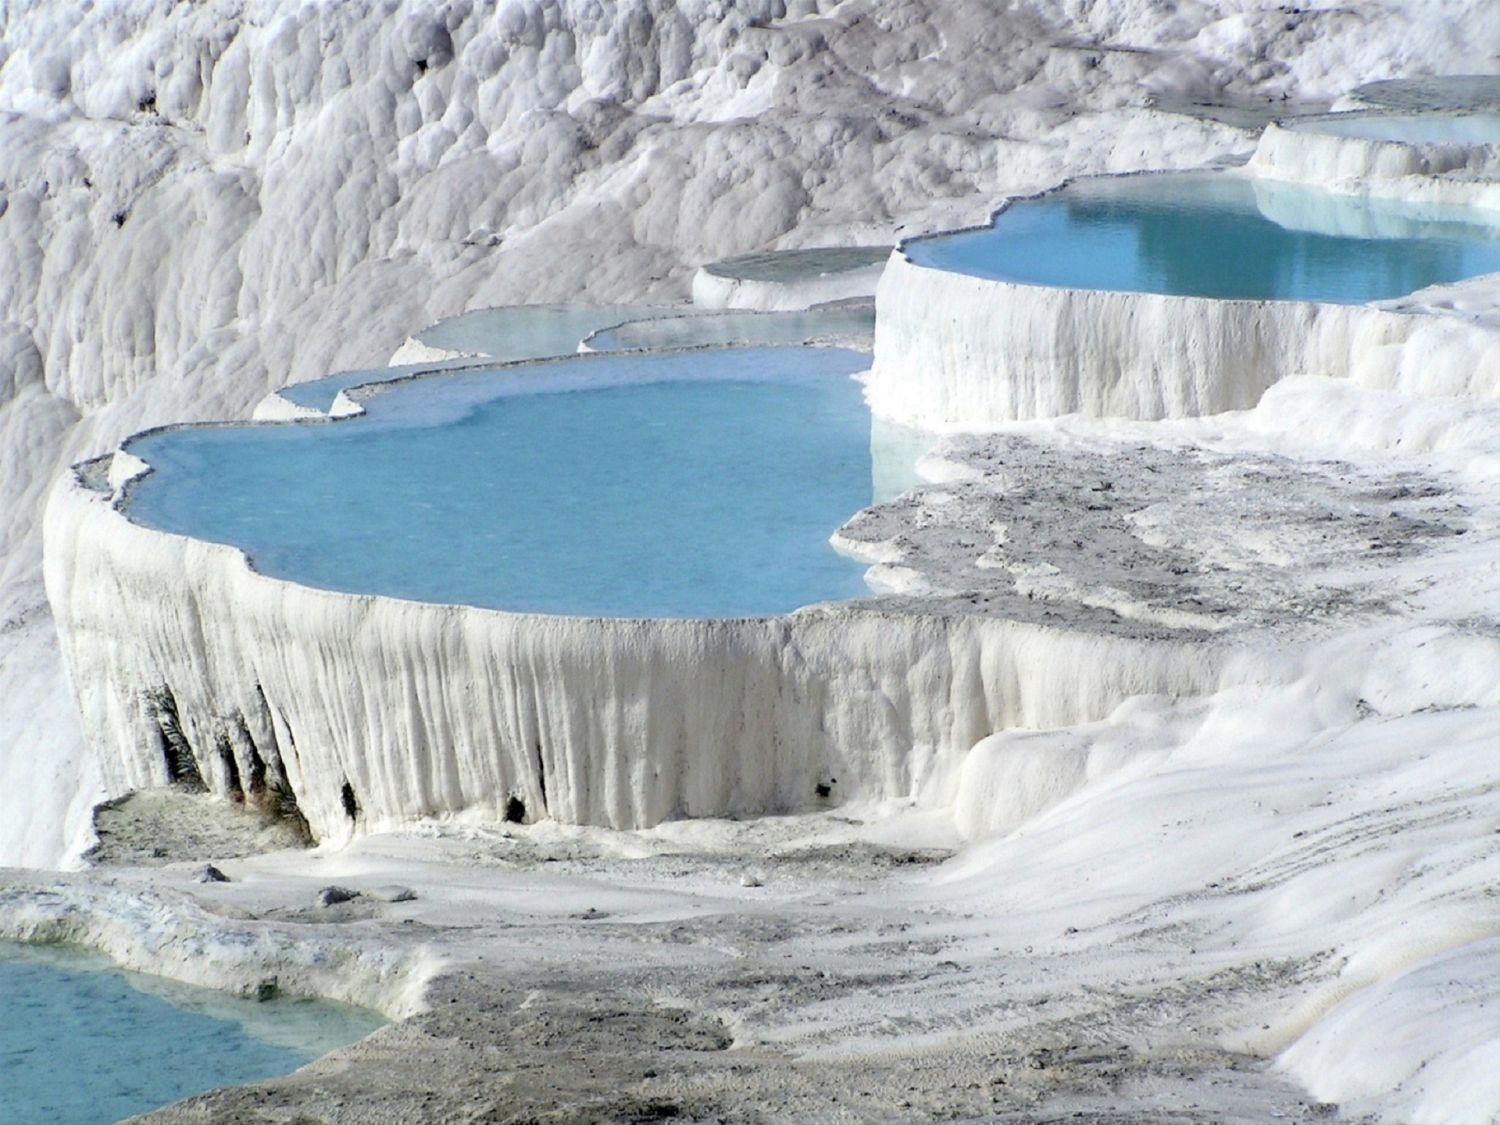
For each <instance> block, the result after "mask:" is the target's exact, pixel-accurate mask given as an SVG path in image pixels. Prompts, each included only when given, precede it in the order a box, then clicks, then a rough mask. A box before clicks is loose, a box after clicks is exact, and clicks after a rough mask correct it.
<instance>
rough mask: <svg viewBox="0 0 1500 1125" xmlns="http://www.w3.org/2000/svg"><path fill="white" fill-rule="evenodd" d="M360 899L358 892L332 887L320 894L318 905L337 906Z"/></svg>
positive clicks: (346, 888) (325, 888) (326, 888)
mask: <svg viewBox="0 0 1500 1125" xmlns="http://www.w3.org/2000/svg"><path fill="white" fill-rule="evenodd" d="M358 897H359V892H358V891H352V890H350V889H349V888H348V887H339V886H332V885H330V886H327V887H324V888H323V889H322V890H321V891H319V892H318V905H319V906H337V905H338V904H339V903H341V902H349V901H350V900H352V899H356V898H358Z"/></svg>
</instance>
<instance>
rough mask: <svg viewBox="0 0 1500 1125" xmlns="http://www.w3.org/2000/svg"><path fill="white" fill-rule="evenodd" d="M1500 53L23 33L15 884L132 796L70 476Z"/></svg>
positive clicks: (0, 245) (465, 32) (819, 28)
mask: <svg viewBox="0 0 1500 1125" xmlns="http://www.w3.org/2000/svg"><path fill="white" fill-rule="evenodd" d="M1489 15H1490V13H1489V8H1488V6H1487V5H1485V4H1484V3H1482V2H1479V0H1475V2H1473V3H1469V4H1459V5H1448V6H1445V7H1444V8H1443V9H1441V10H1438V9H1435V8H1434V7H1433V6H1432V5H1428V4H1425V3H1417V2H1415V0H1412V2H1408V3H1391V4H1382V5H1380V6H1379V13H1378V18H1374V17H1373V16H1372V15H1371V14H1370V13H1357V14H1356V13H1351V12H1349V11H1348V10H1345V9H1336V10H1328V11H1322V10H1302V11H1300V12H1298V13H1296V14H1287V13H1283V12H1281V11H1280V10H1272V9H1269V8H1262V7H1261V6H1259V5H1256V4H1250V3H1244V2H1239V0H1230V2H1223V3H1214V4H1201V3H1199V4H1193V5H1185V6H1179V7H1177V8H1174V10H1173V11H1172V12H1170V13H1166V12H1165V11H1163V10H1162V9H1160V8H1159V7H1154V6H1146V5H1141V4H1138V3H1109V4H1070V5H1065V6H1061V7H1059V6H1057V5H1053V4H1025V5H1019V6H1016V7H1013V8H1009V9H1007V10H1006V11H1005V12H1004V13H1002V14H1000V15H998V16H997V15H996V13H995V12H994V10H993V8H992V6H990V5H986V4H972V3H966V4H947V3H945V4H935V3H925V2H920V0H903V2H901V3H897V4H890V3H874V2H872V0H864V2H856V0H846V2H844V3H839V4H831V3H816V4H815V3H809V2H805V0H803V2H798V3H793V4H790V5H788V4H783V3H781V2H780V0H763V2H759V3H751V4H737V5H733V6H731V7H727V8H726V7H724V6H721V5H716V4H708V3H691V4H679V3H666V2H654V0H637V2H623V3H610V4H604V5H596V4H585V3H574V2H572V0H558V2H553V3H521V2H497V3H471V2H469V0H463V2H460V3H450V4H444V5H441V6H439V5H436V4H431V3H425V2H408V3H400V4H397V5H395V6H394V7H392V6H390V5H384V6H380V7H378V8H377V7H376V6H373V5H370V4H365V3H347V4H313V5H304V6H297V7H288V6H286V5H282V4H276V3H272V2H270V0H252V2H250V3H237V2H231V0H211V2H209V3H204V4H197V5H193V6H191V7H190V8H187V7H183V6H182V5H178V4H174V3H170V2H168V0H130V2H128V3H120V4H109V5H95V6H92V7H89V8H87V9H84V10H80V9H79V8H78V6H77V5H75V4H71V3H59V2H48V0H35V2H15V3H10V4H8V5H7V6H6V10H5V13H4V16H5V18H4V19H3V20H0V262H3V263H4V266H5V268H4V269H3V270H0V460H3V464H4V471H3V472H0V622H3V628H0V780H3V782H4V784H3V786H0V790H3V792H4V793H6V794H7V797H6V801H7V804H6V809H7V815H5V816H0V825H4V828H3V829H0V857H3V858H6V859H9V860H18V861H19V860H24V861H26V862H32V863H53V862H57V861H59V860H61V859H62V858H63V857H64V856H65V855H70V854H76V853H77V851H78V849H79V848H80V847H81V846H82V844H83V843H84V842H85V839H86V836H87V825H86V823H85V822H84V821H83V820H82V819H80V817H79V816H77V815H69V814H68V813H67V808H66V806H67V803H68V802H69V801H71V800H72V799H73V798H72V797H71V796H69V797H63V796H61V795H60V794H61V793H62V792H63V789H60V788H59V787H58V786H57V785H56V784H55V781H56V779H57V777H58V776H67V775H72V776H76V777H78V778H79V780H80V785H81V789H80V792H82V791H84V790H88V791H90V792H97V788H96V785H95V783H94V782H92V781H90V780H89V778H90V777H91V773H90V771H91V769H92V767H91V766H90V765H89V763H88V762H87V761H86V759H85V756H84V755H83V751H82V747H81V744H80V740H79V734H78V731H77V727H76V725H75V722H74V720H73V718H72V715H71V710H70V708H68V707H66V706H65V705H63V703H62V701H63V696H64V693H63V692H62V691H61V690H60V689H59V687H58V679H59V676H60V674H61V673H60V670H59V666H58V664H57V658H56V654H55V650H54V649H53V646H52V642H51V640H50V639H49V638H50V632H51V625H50V621H49V619H48V614H47V610H46V608H45V604H44V598H43V594H42V590H41V584H40V537H39V532H38V528H39V519H40V505H41V502H42V497H43V495H44V493H45V490H46V487H47V485H48V483H49V482H50V480H51V479H52V478H53V477H54V476H55V475H56V474H57V473H58V472H59V471H61V469H62V468H63V467H64V466H65V465H67V464H68V463H70V462H72V461H75V460H77V459H79V458H80V457H84V456H88V455H91V454H94V453H97V452H99V451H101V450H103V449H107V448H109V447H111V446H112V445H113V444H114V443H115V442H117V441H118V440H119V439H120V438H121V437H122V436H124V435H125V434H126V433H129V432H131V431H134V430H138V429H141V428H143V427H145V426H148V425H152V424H158V423H162V422H166V421H172V420H181V419H193V418H210V417H228V416H236V415H244V414H246V413H247V412H248V411H249V409H250V407H251V406H252V405H253V404H254V403H255V402H256V401H257V400H259V399H260V398H261V397H262V396H263V395H264V394H265V393H266V392H267V391H268V390H271V389H273V388H274V387H276V386H278V385H280V384H281V383H283V382H285V381H287V380H295V379H305V378H311V377H314V376H317V375H321V374H323V373H325V372H327V371H329V370H333V369H336V368H339V367H355V366H359V365H362V364H368V363H370V362H372V361H378V360H379V359H382V358H383V357H385V356H386V355H388V354H389V353H390V350H391V349H392V348H393V347H394V346H395V345H396V344H397V343H399V342H400V340H401V339H402V338H403V337H404V335H405V334H406V333H407V332H409V331H410V330H411V329H412V327H413V326H415V325H420V324H425V323H430V322H431V321H433V320H435V319H437V318H439V317H441V316H444V315H448V314H451V313H455V312H458V311H460V310H462V309H464V308H466V307H474V306H481V305H485V304H498V303H503V302H505V301H514V300H524V301H536V300H547V299H564V298H566V299H573V298H576V297H577V296H579V295H588V294H597V295H600V296H606V297H609V298H630V297H633V296H636V295H639V294H645V293H656V294H672V293H679V292H682V291H683V289H684V288H685V286H686V283H687V277H688V271H689V269H690V268H691V267H692V266H693V265H695V264H697V263H698V262H702V261H706V260H711V259H714V258H718V257H722V256H724V255H726V254H730V253H736V252H741V251H746V250H752V249H760V248H764V247H766V246H770V245H809V244H818V243H828V242H836V241H844V240H850V241H855V240H857V241H865V242H868V241H879V240H883V239H890V238H892V237H894V236H896V235H899V234H902V233H910V232H912V231H914V230H920V229H929V228H932V227H935V226H947V225H953V224H954V222H955V221H973V220H974V219H976V218H978V217H979V215H980V214H982V212H983V211H984V210H985V209H987V207H988V206H989V205H990V204H989V200H992V199H993V198H996V197H998V196H1001V195H1004V194H1009V193H1014V192H1021V191H1034V190H1037V189H1039V188H1041V187H1044V186H1046V185H1048V184H1050V183H1055V182H1057V181H1058V180H1061V179H1062V178H1064V177H1065V176H1067V175H1073V174H1078V173H1080V172H1094V171H1123V170H1128V169H1133V168H1144V167H1167V166H1180V165H1191V164H1195V163H1199V162H1201V161H1203V160H1206V159H1211V158H1215V157H1219V156H1222V155H1224V154H1226V153H1230V152H1236V151H1244V149H1245V148H1246V147H1247V144H1246V141H1245V140H1244V138H1243V137H1242V136H1241V135H1239V134H1237V133H1235V132H1233V131H1231V130H1227V129H1223V128H1219V127H1214V126H1208V125H1200V124H1195V123H1192V122H1188V121H1185V120H1183V119H1180V118H1169V117H1163V116H1161V115H1153V114H1149V113H1144V112H1142V111H1140V110H1139V109H1138V108H1132V107H1138V106H1139V105H1140V104H1141V102H1142V100H1143V97H1144V94H1145V93H1146V92H1148V91H1150V90H1158V91H1163V90H1175V91H1180V92H1186V93H1203V94H1212V95H1228V96H1252V95H1253V96H1257V97H1281V96H1289V97H1293V98H1297V97H1311V98H1322V99H1330V98H1333V97H1335V96H1337V95H1339V94H1341V93H1343V92H1344V91H1345V90H1347V89H1349V88H1350V87H1351V86H1353V85H1354V84H1356V83H1357V82H1358V81H1362V80H1365V79H1369V78H1378V77H1384V76H1388V75H1398V74H1424V73H1433V72H1435V71H1441V70H1449V69H1459V70H1475V69H1479V68H1482V67H1483V66H1485V65H1487V60H1486V59H1485V58H1484V56H1483V47H1482V43H1483V41H1484V37H1483V36H1476V35H1473V34H1472V29H1473V28H1474V27H1476V26H1481V25H1482V24H1483V21H1484V20H1485V19H1487V18H1489ZM63 788H66V787H63ZM12 803H13V804H12ZM83 804H86V802H81V803H80V804H79V805H78V808H79V809H81V808H82V805H83ZM22 810H23V811H22ZM33 813H35V816H33Z"/></svg>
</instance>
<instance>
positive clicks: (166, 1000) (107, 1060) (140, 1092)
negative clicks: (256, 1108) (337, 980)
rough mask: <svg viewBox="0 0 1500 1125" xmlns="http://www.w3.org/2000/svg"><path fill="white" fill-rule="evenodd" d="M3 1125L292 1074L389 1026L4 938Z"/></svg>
mask: <svg viewBox="0 0 1500 1125" xmlns="http://www.w3.org/2000/svg"><path fill="white" fill-rule="evenodd" d="M0 1016H3V1018H0V1121H6V1122H10V1121H15V1122H23V1121H24V1122H27V1123H28V1125H45V1123H57V1125H90V1123H93V1122H101V1123H102V1122H109V1121H118V1120H119V1119H121V1118H123V1117H130V1116H132V1115H134V1114H138V1113H144V1112H146V1111H147V1110H150V1109H154V1108H156V1107H158V1106H162V1105H166V1104H168V1103H170V1102H174V1101H178V1100H180V1099H182V1098H185V1097H188V1096H190V1095H192V1094H197V1093H202V1092H203V1091H204V1090H210V1089H213V1088H214V1087H216V1086H226V1085H233V1084H238V1083H242V1082H252V1081H256V1080H259V1079H263V1078H274V1077H276V1076H278V1075H282V1074H288V1073H290V1072H291V1071H293V1070H296V1069H297V1068H298V1067H300V1066H302V1065H303V1064H304V1063H307V1062H310V1061H311V1060H313V1059H315V1058H317V1057H318V1056H319V1055H322V1054H326V1053H327V1052H329V1051H331V1050H333V1049H334V1048H335V1047H340V1046H343V1045H344V1044H346V1043H352V1042H354V1041H355V1040H357V1039H362V1038H364V1036H366V1035H368V1034H370V1032H372V1031H374V1030H375V1029H376V1028H378V1027H380V1026H381V1025H382V1024H383V1023H384V1022H385V1021H384V1020H383V1019H382V1018H381V1017H380V1016H379V1015H377V1014H376V1013H374V1012H369V1011H365V1010H363V1009H359V1008H348V1007H345V1006H343V1005H337V1004H324V1003H317V1002H313V1001H306V1000H291V999H277V1000H272V1001H269V1002H266V1003H257V1002H256V1001H254V1000H248V999H241V998H238V997H234V996H229V995H227V994H224V993H219V992H213V991H211V990H208V989H201V988H192V987H189V986H187V985H181V984H177V983H175V982H172V981H167V980H163V979H161V978H159V977H146V976H141V975H139V974H135V973H126V972H124V971H122V970H120V969H117V968H115V967H113V966H112V965H110V964H109V963H108V962H107V961H105V960H104V958H102V957H98V956H95V955H92V954H86V953H82V952H78V951H72V950H67V949H62V948H57V947H49V946H27V945H15V944H12V943H9V942H0Z"/></svg>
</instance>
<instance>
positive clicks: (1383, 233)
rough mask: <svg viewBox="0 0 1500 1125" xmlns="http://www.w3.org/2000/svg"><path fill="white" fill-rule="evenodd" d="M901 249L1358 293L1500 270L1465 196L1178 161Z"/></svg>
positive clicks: (1195, 292)
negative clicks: (1463, 204) (1199, 169)
mask: <svg viewBox="0 0 1500 1125" xmlns="http://www.w3.org/2000/svg"><path fill="white" fill-rule="evenodd" d="M906 253H907V255H908V257H910V259H911V260H912V261H913V262H916V263H918V264H919V265H924V266H930V267H933V268H936V269H944V270H952V271H954V272H957V273H966V274H972V275H974V276H976V277H987V278H993V279H996V280H1001V281H1016V282H1022V283H1026V284H1032V285H1052V286H1063V287H1068V288H1076V289H1106V290H1114V291H1119V292H1132V293H1169V294H1176V295H1179V296H1189V297H1218V298H1249V299H1273V300H1306V301H1328V302H1334V303H1343V304H1354V303H1361V302H1365V301H1373V300H1380V299H1384V298H1389V297H1399V296H1402V295H1404V294H1407V293H1411V292H1413V291H1415V290H1417V289H1420V288H1422V287H1424V286H1427V285H1433V284H1436V283H1439V282H1450V281H1458V280H1461V279H1463V278H1467V277H1474V276H1477V275H1479V274H1483V273H1491V272H1494V271H1497V270H1500V225H1496V224H1494V222H1493V220H1492V221H1491V223H1489V224H1486V223H1485V222H1484V221H1483V216H1477V215H1475V214H1474V213H1471V212H1469V211H1467V210H1465V209H1462V208H1447V209H1442V208H1435V207H1432V206H1430V205H1429V206H1426V207H1412V206H1409V205H1405V204H1400V203H1395V202H1390V201H1385V200H1368V199H1356V198H1353V197H1345V196H1333V195H1330V194H1328V193H1326V192H1320V191H1317V190H1316V189H1313V188H1304V187H1300V186H1295V185H1288V184H1275V185H1268V184H1256V183H1254V182H1252V181H1251V180H1249V179H1248V178H1244V177H1239V176H1232V175H1222V174H1220V175H1215V174H1213V173H1178V174H1163V175H1151V176H1130V177H1122V178H1118V179H1111V180H1091V181H1085V182H1081V183H1079V184H1075V185H1072V186H1070V187H1068V188H1065V189H1063V190H1062V191H1059V192H1055V193H1053V194H1050V195H1047V196H1044V197H1042V198H1039V199H1030V200H1022V201H1019V202H1017V203H1014V204H1012V205H1011V206H1009V207H1007V208H1006V209H1005V210H1004V211H1002V212H1001V213H1000V214H999V215H997V216H996V217H995V221H994V224H993V225H992V226H991V227H989V228H986V229H983V230H977V231H969V232H964V233H959V234H951V235H941V236H938V237H936V238H929V239H922V240H919V241H916V242H912V243H909V244H908V245H907V247H906Z"/></svg>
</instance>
